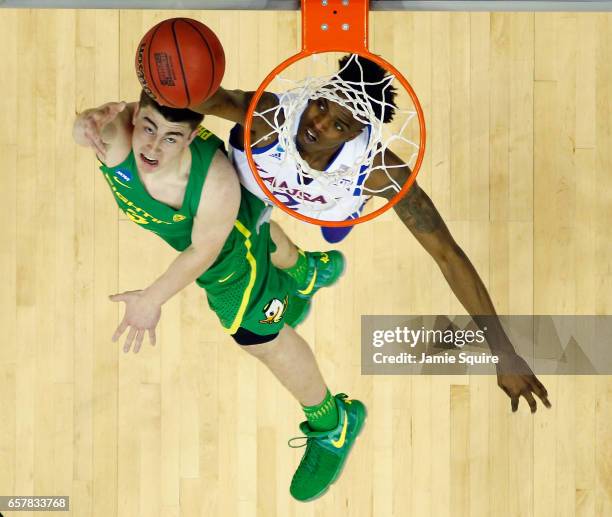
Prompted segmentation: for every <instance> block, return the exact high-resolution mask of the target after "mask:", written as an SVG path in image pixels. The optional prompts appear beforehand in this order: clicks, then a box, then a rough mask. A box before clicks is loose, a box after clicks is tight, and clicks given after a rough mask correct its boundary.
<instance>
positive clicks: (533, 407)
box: [523, 390, 538, 413]
mask: <svg viewBox="0 0 612 517" xmlns="http://www.w3.org/2000/svg"><path fill="white" fill-rule="evenodd" d="M523 397H525V399H527V403H528V404H529V407H530V409H531V412H532V413H535V412H536V411H537V410H538V404H537V403H536V401H535V399H534V398H533V395H532V394H531V392H530V391H527V390H525V391H524V392H523Z"/></svg>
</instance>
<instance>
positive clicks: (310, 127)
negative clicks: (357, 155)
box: [296, 98, 363, 151]
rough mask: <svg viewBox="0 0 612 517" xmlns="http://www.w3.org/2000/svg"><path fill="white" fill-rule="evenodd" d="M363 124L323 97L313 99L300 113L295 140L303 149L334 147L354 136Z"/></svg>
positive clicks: (327, 148)
mask: <svg viewBox="0 0 612 517" xmlns="http://www.w3.org/2000/svg"><path fill="white" fill-rule="evenodd" d="M362 129H363V124H362V123H361V122H359V121H357V120H355V119H354V118H353V115H352V114H351V112H350V111H349V110H348V109H346V108H344V107H342V106H340V104H337V103H335V102H331V101H328V100H327V99H324V98H319V99H313V100H311V101H309V102H308V106H307V107H306V109H305V110H304V113H302V117H301V118H300V123H299V125H298V131H297V136H296V138H297V142H298V144H299V146H300V147H301V148H302V149H304V150H305V151H322V150H329V149H335V148H337V147H338V146H340V145H341V144H343V143H344V142H348V141H349V140H352V139H353V138H355V137H356V136H357V135H358V134H359V133H361V130H362Z"/></svg>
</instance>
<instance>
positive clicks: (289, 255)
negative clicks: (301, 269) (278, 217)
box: [270, 221, 298, 269]
mask: <svg viewBox="0 0 612 517" xmlns="http://www.w3.org/2000/svg"><path fill="white" fill-rule="evenodd" d="M270 235H271V237H272V240H273V241H274V244H276V251H275V252H274V253H272V255H271V257H272V264H274V265H275V266H276V267H277V268H279V269H286V268H290V267H292V266H294V265H295V263H296V262H297V259H298V247H297V246H296V245H295V244H294V243H293V242H292V241H291V239H289V237H287V234H286V233H285V232H284V231H283V229H282V228H281V227H280V226H279V225H278V223H276V222H274V221H270Z"/></svg>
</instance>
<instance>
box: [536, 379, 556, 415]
mask: <svg viewBox="0 0 612 517" xmlns="http://www.w3.org/2000/svg"><path fill="white" fill-rule="evenodd" d="M532 385H533V392H534V393H535V394H536V395H537V396H538V398H539V399H540V400H541V401H542V403H543V404H544V405H545V406H546V407H547V408H550V407H551V406H552V404H551V403H550V401H549V400H548V391H546V388H545V387H544V384H542V383H541V382H540V381H539V380H538V378H537V377H535V376H534V377H533V380H532Z"/></svg>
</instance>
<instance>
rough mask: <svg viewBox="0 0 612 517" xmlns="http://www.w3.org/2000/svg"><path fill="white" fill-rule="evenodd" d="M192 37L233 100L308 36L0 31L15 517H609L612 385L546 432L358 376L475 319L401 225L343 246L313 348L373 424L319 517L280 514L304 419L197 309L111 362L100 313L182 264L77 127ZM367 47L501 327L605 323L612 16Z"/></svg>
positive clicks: (53, 21)
mask: <svg viewBox="0 0 612 517" xmlns="http://www.w3.org/2000/svg"><path fill="white" fill-rule="evenodd" d="M177 15H181V16H190V17H194V18H198V19H200V20H202V21H204V22H205V23H206V24H208V25H210V27H211V28H213V30H215V31H216V32H217V34H218V35H219V37H220V39H221V41H222V43H223V44H224V46H225V49H226V56H227V73H226V78H225V80H224V85H225V86H226V87H240V88H242V89H249V88H253V87H255V86H256V85H257V84H258V82H259V81H260V80H261V79H262V78H263V77H264V75H265V73H267V71H268V70H270V69H271V68H272V65H274V64H275V63H277V62H278V61H280V60H281V59H282V58H284V57H286V56H288V55H290V54H292V53H294V52H295V51H296V50H297V49H298V46H299V43H298V38H299V20H298V14H297V13H293V12H279V13H276V12H233V11H226V12H210V11H208V12H207V11H199V12H185V11H182V12H180V13H177V12H158V11H120V12H119V11H94V10H83V11H54V10H19V11H16V10H5V9H0V65H1V69H0V157H1V160H2V164H3V171H2V173H1V174H0V195H1V196H2V203H1V204H0V224H1V225H2V230H3V231H2V232H0V275H1V280H2V287H1V288H0V308H1V310H0V329H1V331H2V333H3V338H2V341H1V344H0V495H29V494H37V495H69V496H70V498H71V512H70V513H69V515H73V516H78V517H90V516H95V517H115V516H119V517H138V516H142V517H153V516H163V517H179V516H181V517H183V516H187V517H192V516H205V517H209V516H220V517H234V516H240V517H247V516H255V515H257V516H261V517H274V516H278V517H289V516H304V517H315V516H316V517H322V516H325V517H328V516H334V517H335V516H374V517H384V516H401V517H404V516H415V517H446V516H448V517H462V516H472V517H506V516H508V517H509V516H512V517H565V516H568V517H570V516H580V517H587V516H589V517H590V516H599V517H604V516H610V515H612V400H611V394H612V382H611V379H610V378H609V377H554V376H550V377H544V378H543V379H542V380H543V381H544V383H545V384H546V386H547V388H548V390H549V393H550V399H551V401H552V404H553V407H552V409H550V410H546V409H544V408H540V409H539V410H538V412H537V413H536V414H535V415H531V414H530V413H529V411H528V409H527V407H526V405H525V404H524V403H521V406H520V409H519V411H518V413H517V414H512V413H511V411H510V404H509V400H508V399H507V397H506V396H505V394H503V393H502V392H501V391H500V390H499V389H498V388H497V386H496V383H495V379H494V378H492V377H482V376H480V377H478V376H473V377H399V376H398V377H395V376H394V377H382V376H380V377H367V376H361V375H360V345H359V335H360V330H359V329H360V327H359V325H360V316H361V315H362V314H438V313H439V314H458V313H463V312H464V311H463V308H462V307H461V306H460V304H459V303H458V302H457V300H456V299H455V298H454V297H453V295H452V293H451V292H450V289H449V288H448V286H447V285H446V283H445V281H444V279H443V277H442V275H441V274H440V272H439V271H438V270H437V268H436V266H435V264H434V263H433V261H432V260H431V259H430V258H429V257H428V256H426V254H425V253H424V251H423V250H422V249H421V248H420V247H419V246H418V244H417V243H416V241H415V240H414V239H413V238H412V236H411V235H409V232H408V231H407V230H406V229H405V228H404V227H403V226H402V224H401V223H400V222H399V220H398V219H397V217H396V216H395V215H394V214H392V213H388V214H385V215H384V216H382V217H381V218H380V219H378V220H376V221H374V222H372V223H369V224H366V225H362V226H360V227H358V228H357V229H355V230H354V232H353V234H352V235H351V236H350V238H349V239H348V240H347V241H346V242H345V243H343V244H342V245H341V246H340V248H341V249H342V251H344V252H345V253H346V254H347V256H348V259H349V268H348V271H347V274H346V275H345V277H344V278H343V279H342V281H341V283H340V285H338V286H337V287H334V288H333V289H328V290H324V291H323V292H321V293H320V294H318V295H317V300H316V303H315V307H314V311H313V313H312V314H311V317H310V319H309V321H308V322H307V323H306V324H305V325H304V327H303V330H302V333H303V335H304V336H305V337H306V338H307V340H308V341H309V342H310V343H311V344H312V346H313V348H314V349H315V352H316V355H317V357H318V359H319V361H320V365H321V368H322V370H323V373H324V375H325V377H326V378H327V380H328V383H329V385H330V387H331V389H332V390H334V391H345V392H347V393H349V394H351V396H354V397H358V398H360V399H362V400H364V401H365V403H366V404H367V406H368V408H369V419H368V422H367V426H366V428H365V432H364V433H363V435H362V437H361V438H360V440H359V442H358V443H357V445H356V447H355V449H354V452H353V453H352V456H351V458H350V459H349V462H348V464H347V467H346V469H345V471H344V474H343V476H342V477H341V479H340V480H339V481H338V482H337V483H336V484H335V485H334V487H333V489H332V490H331V491H330V492H329V493H328V494H327V495H326V496H325V497H323V498H322V499H320V500H318V501H316V502H314V503H310V504H298V503H296V502H294V501H293V500H292V499H291V498H290V497H289V494H288V485H289V481H290V479H291V475H292V473H293V470H294V468H295V466H296V465H297V463H298V461H299V457H300V454H301V450H297V451H296V450H293V449H289V448H288V447H287V446H286V440H287V439H288V438H291V437H293V436H297V435H298V429H297V424H298V422H299V421H300V420H301V418H302V417H301V414H300V411H299V407H298V406H297V404H296V403H295V402H294V401H293V400H292V399H291V398H290V396H289V395H288V394H287V393H286V392H285V391H284V390H283V389H282V387H281V386H280V385H279V384H278V383H277V382H276V381H275V380H274V379H273V378H272V376H271V375H270V374H269V373H268V372H267V370H265V369H264V368H263V367H261V366H259V365H258V364H257V363H256V362H255V360H254V359H253V358H251V357H250V356H248V355H247V354H246V353H244V352H243V351H241V350H240V349H239V348H238V347H237V346H236V345H234V344H233V342H232V341H231V340H230V339H229V338H228V337H227V336H226V335H225V334H224V333H223V332H222V331H221V330H220V326H219V325H218V322H217V321H216V318H215V317H214V316H213V315H212V313H211V312H210V310H209V309H208V308H207V306H206V302H205V299H204V296H203V293H202V292H201V291H200V290H199V289H198V288H197V287H195V286H192V287H189V288H187V289H186V290H185V291H184V292H182V293H180V294H179V295H177V296H176V297H175V298H174V299H173V300H171V301H170V302H168V304H167V305H166V306H165V307H164V310H163V316H162V321H161V324H160V327H159V335H158V346H157V347H156V348H151V347H149V346H148V345H147V346H146V347H145V348H144V350H143V351H141V353H140V354H138V355H136V356H135V355H133V354H131V355H128V356H126V355H123V354H122V352H121V351H120V347H119V346H118V345H116V344H113V343H112V342H111V340H110V338H111V335H112V333H113V331H114V329H115V326H116V325H117V323H118V319H119V317H120V315H119V307H118V306H116V305H115V304H112V303H111V302H109V301H108V299H107V296H108V295H109V294H112V293H115V292H120V291H124V290H130V289H138V288H143V287H145V286H147V285H149V283H150V282H152V281H153V280H154V279H155V278H157V276H158V275H159V274H161V272H163V271H164V270H165V268H166V267H167V265H168V264H169V263H170V261H171V260H172V258H173V257H174V253H173V252H172V250H170V249H169V248H167V247H166V246H165V244H164V243H162V242H161V241H158V240H157V239H156V238H155V236H154V235H149V234H148V233H147V232H143V231H140V229H139V228H137V227H136V225H134V224H133V223H131V222H130V221H128V220H126V219H125V217H123V216H122V215H120V214H119V212H118V210H117V207H116V205H115V203H114V201H113V199H112V197H111V195H110V193H109V192H108V188H107V186H106V185H105V183H104V181H103V179H102V177H101V175H100V174H98V173H97V172H96V166H95V160H94V158H93V155H92V153H90V152H89V151H87V150H83V149H80V148H79V149H77V147H76V146H75V145H74V144H73V142H72V138H71V125H72V122H73V119H74V116H75V112H78V111H81V110H83V109H85V108H88V107H92V106H94V105H98V104H101V103H103V102H106V101H109V100H118V99H126V100H132V99H135V97H136V95H137V94H138V84H137V81H136V79H135V75H134V71H133V56H134V49H135V47H136V44H137V42H138V40H139V38H140V36H141V35H142V34H143V33H144V32H145V30H147V29H148V28H149V27H150V26H151V25H153V24H154V23H155V22H156V21H158V20H160V19H163V18H166V17H170V16H177ZM371 47H372V49H374V50H375V51H376V52H378V53H381V54H382V55H384V56H385V57H386V58H387V59H388V60H389V61H391V62H393V63H394V64H395V65H396V66H397V67H398V68H400V70H402V72H404V74H405V75H406V76H407V77H408V78H409V79H410V81H411V82H412V84H413V86H414V87H415V90H416V91H417V93H418V95H419V97H420V99H421V101H422V103H423V106H424V109H425V114H426V119H427V126H428V132H429V133H428V149H427V154H426V156H425V161H424V164H423V169H422V171H421V173H420V176H419V182H420V184H421V186H422V187H423V188H424V189H425V190H426V191H427V192H428V193H429V194H430V195H431V197H432V199H433V200H434V202H435V204H436V205H437V207H438V209H439V211H440V212H441V213H442V215H443V217H444V218H445V220H446V222H447V223H448V225H449V227H450V228H451V230H452V232H453V234H454V236H455V237H456V239H457V240H458V242H459V243H460V245H461V246H462V247H463V249H464V250H465V251H466V253H467V254H468V256H469V257H470V258H471V260H472V262H473V263H474V265H475V266H476V268H477V270H478V271H479V273H480V275H481V276H482V278H483V280H484V282H485V284H486V285H487V287H488V288H489V292H490V293H491V296H492V298H493V300H494V302H495V305H496V307H497V310H498V312H499V313H502V314H567V315H569V314H612V269H611V267H610V263H611V260H610V259H611V257H612V244H611V243H612V240H611V239H610V227H611V226H612V86H611V85H612V15H610V14H597V13H591V14H575V13H571V14H570V13H540V14H534V13H520V14H504V13H495V14H489V13H473V14H470V13H454V14H450V13H418V14H417V13H409V12H401V13H397V12H395V13H390V12H387V13H373V14H372V18H371ZM206 124H207V125H208V126H209V127H210V128H211V129H213V130H215V131H216V132H218V134H219V135H220V136H222V137H223V138H227V133H228V129H229V126H228V124H224V123H221V122H219V121H216V120H213V119H210V120H207V121H206ZM279 220H280V221H281V223H282V224H283V226H284V227H285V228H286V230H287V232H288V233H289V235H292V236H294V238H295V239H296V241H297V242H298V244H300V245H301V246H303V247H305V248H306V249H319V248H321V246H322V245H323V244H322V240H321V239H320V238H319V236H318V231H317V229H315V228H311V227H305V226H304V225H302V223H297V222H295V221H293V220H288V219H287V218H285V217H279ZM4 513H5V517H8V516H11V517H12V516H13V515H22V516H24V517H26V516H29V515H33V514H30V513H20V514H17V513H11V512H4ZM37 515H38V514H37ZM52 515H68V514H66V513H63V514H60V513H57V514H52Z"/></svg>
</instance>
